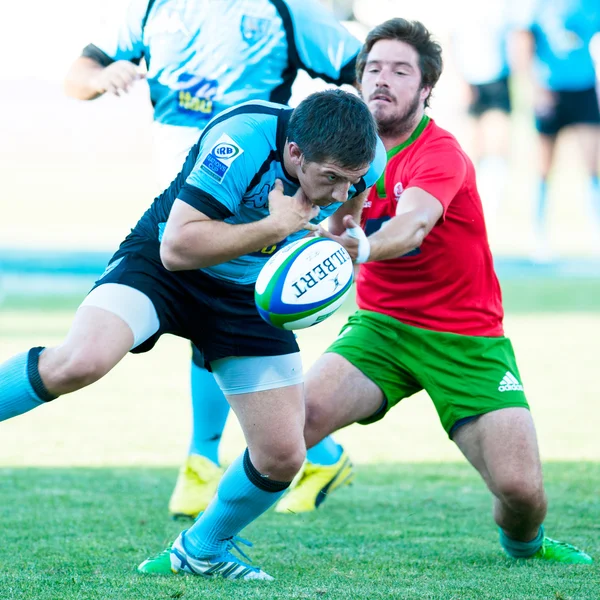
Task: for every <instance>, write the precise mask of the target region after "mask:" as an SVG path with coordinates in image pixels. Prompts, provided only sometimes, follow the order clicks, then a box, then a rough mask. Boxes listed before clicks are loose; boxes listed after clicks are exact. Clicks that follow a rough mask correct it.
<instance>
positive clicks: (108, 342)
mask: <svg viewBox="0 0 600 600" xmlns="http://www.w3.org/2000/svg"><path fill="white" fill-rule="evenodd" d="M132 344H133V333H132V331H131V329H130V327H129V326H128V325H127V323H125V321H123V319H121V318H120V317H118V316H116V315H115V314H113V313H111V312H109V311H107V310H104V309H102V308H97V307H93V306H83V307H81V308H80V309H79V310H78V311H77V313H76V314H75V318H74V319H73V323H72V325H71V329H70V330H69V333H68V334H67V337H66V338H65V340H64V341H63V342H62V344H60V345H58V346H56V347H54V348H48V349H46V350H45V351H44V352H42V354H41V355H40V360H39V366H38V368H39V372H40V375H41V377H42V381H43V382H44V384H45V386H46V388H47V389H48V391H49V392H50V393H51V394H53V395H55V396H60V395H61V394H66V393H68V392H73V391H75V390H78V389H80V388H82V387H85V386H86V385H89V384H90V383H93V382H94V381H97V380H98V379H100V378H101V377H103V376H104V375H106V373H108V372H109V371H110V370H111V369H112V368H113V367H114V366H115V365H116V364H117V363H118V362H119V361H121V359H122V358H123V357H124V356H125V355H126V354H127V353H128V352H129V349H130V348H131V346H132Z"/></svg>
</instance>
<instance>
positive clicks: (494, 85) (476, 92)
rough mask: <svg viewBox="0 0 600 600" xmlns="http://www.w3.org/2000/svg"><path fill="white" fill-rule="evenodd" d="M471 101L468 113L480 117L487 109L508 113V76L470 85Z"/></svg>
mask: <svg viewBox="0 0 600 600" xmlns="http://www.w3.org/2000/svg"><path fill="white" fill-rule="evenodd" d="M471 92H472V93H473V101H472V102H471V104H470V106H469V114H470V115H471V116H473V117H480V116H481V115H482V114H483V113H486V112H488V111H489V110H500V111H502V112H505V113H510V110H511V104H510V91H509V89H508V77H503V78H502V79H498V80H497V81H492V82H490V83H482V84H481V85H471Z"/></svg>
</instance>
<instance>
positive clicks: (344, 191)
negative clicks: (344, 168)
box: [332, 183, 350, 202]
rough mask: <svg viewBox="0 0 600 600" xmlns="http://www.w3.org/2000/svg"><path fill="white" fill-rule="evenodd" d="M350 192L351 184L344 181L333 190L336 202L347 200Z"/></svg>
mask: <svg viewBox="0 0 600 600" xmlns="http://www.w3.org/2000/svg"><path fill="white" fill-rule="evenodd" d="M349 192H350V184H349V183H343V184H340V185H338V186H336V187H335V189H334V190H333V194H332V196H333V199H334V200H335V201H336V202H346V200H348V193H349Z"/></svg>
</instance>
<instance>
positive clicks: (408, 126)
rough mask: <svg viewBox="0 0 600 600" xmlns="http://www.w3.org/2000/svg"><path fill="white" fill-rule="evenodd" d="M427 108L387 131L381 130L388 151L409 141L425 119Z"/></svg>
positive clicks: (422, 108) (381, 136)
mask: <svg viewBox="0 0 600 600" xmlns="http://www.w3.org/2000/svg"><path fill="white" fill-rule="evenodd" d="M424 114H425V107H421V108H420V110H418V111H416V112H415V113H414V114H413V115H412V116H411V117H410V118H409V119H407V120H402V121H399V122H398V123H397V125H396V126H392V127H389V128H387V129H385V130H382V129H381V128H379V137H380V138H381V141H382V142H383V145H384V146H385V149H386V151H388V150H391V149H392V148H396V146H400V144H403V143H404V142H406V140H408V139H409V138H410V137H411V135H413V133H414V132H415V130H416V129H417V127H418V126H419V125H420V123H421V119H423V115H424Z"/></svg>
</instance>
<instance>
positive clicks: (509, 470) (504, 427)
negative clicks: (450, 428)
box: [453, 408, 543, 497]
mask: <svg viewBox="0 0 600 600" xmlns="http://www.w3.org/2000/svg"><path fill="white" fill-rule="evenodd" d="M453 440H454V442H455V443H456V445H457V446H458V447H459V448H460V450H461V452H462V453H463V454H464V455H465V457H466V458H467V460H468V461H469V462H470V463H471V464H472V465H473V466H474V467H475V468H476V469H477V470H478V471H479V473H480V474H481V476H482V477H483V479H484V480H485V482H486V484H487V486H488V487H489V489H490V491H491V492H492V493H493V494H495V495H496V496H498V497H499V496H503V495H506V494H507V493H510V490H511V489H514V488H519V489H529V490H531V493H534V492H536V491H537V492H540V490H541V489H543V478H542V466H541V462H540V456H539V450H538V444H537V436H536V432H535V426H534V423H533V418H532V417H531V413H530V412H529V411H528V410H527V409H526V408H503V409H501V410H496V411H493V412H490V413H487V414H485V415H482V416H481V417H479V418H477V419H476V420H475V421H472V422H470V423H467V424H466V425H463V426H462V427H460V428H459V429H458V430H457V431H456V433H455V434H454V437H453Z"/></svg>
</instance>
